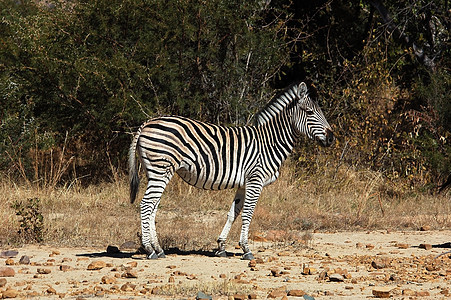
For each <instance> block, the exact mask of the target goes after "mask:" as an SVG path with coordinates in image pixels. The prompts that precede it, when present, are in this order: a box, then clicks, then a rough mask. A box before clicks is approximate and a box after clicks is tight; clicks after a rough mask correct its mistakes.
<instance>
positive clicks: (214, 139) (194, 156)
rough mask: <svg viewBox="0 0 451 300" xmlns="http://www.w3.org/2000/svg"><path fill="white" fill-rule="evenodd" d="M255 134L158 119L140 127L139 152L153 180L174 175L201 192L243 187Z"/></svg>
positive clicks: (177, 119)
mask: <svg viewBox="0 0 451 300" xmlns="http://www.w3.org/2000/svg"><path fill="white" fill-rule="evenodd" d="M255 135H256V131H255V129H254V128H252V127H246V126H243V127H224V126H217V125H213V124H208V123H203V122H199V121H195V120H191V119H188V118H183V117H176V116H173V117H160V118H155V119H152V120H150V121H148V122H147V123H145V124H143V126H142V128H141V132H140V136H139V140H138V151H139V152H140V155H141V157H142V159H143V162H144V165H145V166H146V172H147V173H148V175H151V176H152V175H153V176H152V177H155V176H158V175H160V176H161V175H164V174H165V173H167V174H171V175H172V174H173V173H174V172H176V173H177V174H179V175H180V177H182V178H183V180H185V181H186V182H188V183H189V184H191V185H193V186H196V187H198V188H203V189H212V190H219V189H226V188H234V187H238V186H242V185H243V184H244V178H245V176H246V170H249V169H250V166H251V165H252V164H253V163H254V161H255V157H256V155H255V152H256V151H258V149H257V146H256V144H255V140H256V138H255Z"/></svg>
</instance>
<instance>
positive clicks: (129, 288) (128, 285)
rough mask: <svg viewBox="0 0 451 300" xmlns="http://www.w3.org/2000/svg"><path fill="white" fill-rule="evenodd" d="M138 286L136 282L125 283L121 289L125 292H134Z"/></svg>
mask: <svg viewBox="0 0 451 300" xmlns="http://www.w3.org/2000/svg"><path fill="white" fill-rule="evenodd" d="M135 288H136V284H132V283H129V282H127V283H125V284H123V285H122V286H121V291H123V292H133V291H134V290H135Z"/></svg>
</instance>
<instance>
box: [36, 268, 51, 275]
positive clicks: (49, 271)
mask: <svg viewBox="0 0 451 300" xmlns="http://www.w3.org/2000/svg"><path fill="white" fill-rule="evenodd" d="M51 272H52V270H50V269H43V268H38V269H37V273H38V274H50V273H51Z"/></svg>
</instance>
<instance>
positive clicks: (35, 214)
mask: <svg viewBox="0 0 451 300" xmlns="http://www.w3.org/2000/svg"><path fill="white" fill-rule="evenodd" d="M11 208H13V209H14V210H15V212H16V215H17V216H20V217H21V219H20V220H19V223H20V229H19V231H18V233H19V236H20V237H21V238H22V239H23V240H24V241H25V242H42V240H43V234H44V217H43V215H42V213H41V204H40V200H39V198H28V199H27V200H26V201H19V200H16V201H15V202H14V203H13V204H12V205H11Z"/></svg>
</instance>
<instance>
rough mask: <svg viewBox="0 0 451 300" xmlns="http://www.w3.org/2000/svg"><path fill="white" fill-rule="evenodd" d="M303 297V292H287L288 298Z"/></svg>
mask: <svg viewBox="0 0 451 300" xmlns="http://www.w3.org/2000/svg"><path fill="white" fill-rule="evenodd" d="M304 295H305V292H304V291H303V290H291V291H289V292H288V296H291V297H302V296H304Z"/></svg>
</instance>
